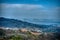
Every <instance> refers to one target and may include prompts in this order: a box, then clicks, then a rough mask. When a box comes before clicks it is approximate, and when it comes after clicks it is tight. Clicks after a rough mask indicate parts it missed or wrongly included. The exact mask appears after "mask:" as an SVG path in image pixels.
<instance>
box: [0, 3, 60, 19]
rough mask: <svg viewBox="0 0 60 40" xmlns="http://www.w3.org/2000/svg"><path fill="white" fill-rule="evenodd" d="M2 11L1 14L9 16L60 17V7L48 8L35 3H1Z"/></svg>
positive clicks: (18, 17) (19, 17)
mask: <svg viewBox="0 0 60 40" xmlns="http://www.w3.org/2000/svg"><path fill="white" fill-rule="evenodd" d="M0 5H1V6H0V7H1V9H2V12H1V15H0V16H3V17H9V18H17V19H21V18H38V19H60V18H59V16H60V14H59V13H58V10H59V8H60V7H56V8H47V7H45V6H43V5H33V4H0Z"/></svg>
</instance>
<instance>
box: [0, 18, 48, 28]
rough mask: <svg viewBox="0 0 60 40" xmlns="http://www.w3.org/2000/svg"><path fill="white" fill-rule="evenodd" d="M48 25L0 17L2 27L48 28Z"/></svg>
mask: <svg viewBox="0 0 60 40" xmlns="http://www.w3.org/2000/svg"><path fill="white" fill-rule="evenodd" d="M47 26H48V25H38V24H34V23H29V22H25V21H22V20H17V19H8V18H4V17H0V27H32V28H33V27H38V28H46V27H47Z"/></svg>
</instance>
